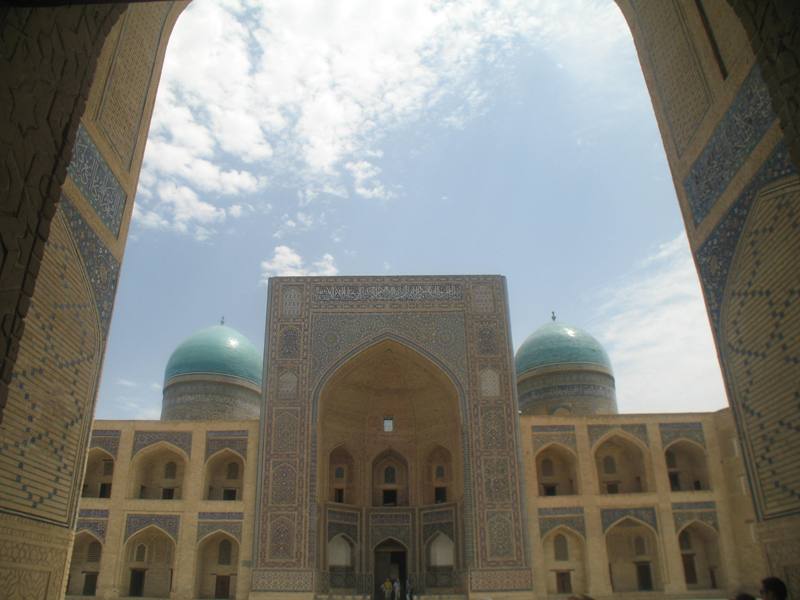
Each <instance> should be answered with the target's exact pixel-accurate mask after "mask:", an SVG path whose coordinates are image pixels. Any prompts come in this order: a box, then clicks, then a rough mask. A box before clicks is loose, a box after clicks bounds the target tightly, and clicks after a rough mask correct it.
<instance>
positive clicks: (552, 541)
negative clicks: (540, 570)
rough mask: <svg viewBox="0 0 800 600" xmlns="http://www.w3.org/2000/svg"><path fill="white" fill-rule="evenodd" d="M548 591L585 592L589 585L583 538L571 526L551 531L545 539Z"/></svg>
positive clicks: (550, 592) (543, 542)
mask: <svg viewBox="0 0 800 600" xmlns="http://www.w3.org/2000/svg"><path fill="white" fill-rule="evenodd" d="M542 545H543V546H544V562H545V568H546V570H547V592H548V594H571V593H581V592H585V591H586V590H587V589H588V585H587V580H586V550H585V546H584V541H583V538H582V537H581V536H580V535H578V534H577V533H576V532H575V531H573V530H572V529H569V528H568V527H563V526H562V527H557V528H556V529H554V530H552V531H549V532H548V533H547V535H546V536H545V537H544V539H543V540H542Z"/></svg>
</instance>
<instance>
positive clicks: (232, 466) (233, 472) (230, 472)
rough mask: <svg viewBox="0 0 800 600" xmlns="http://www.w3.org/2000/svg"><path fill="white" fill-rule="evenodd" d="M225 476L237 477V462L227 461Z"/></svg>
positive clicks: (229, 477)
mask: <svg viewBox="0 0 800 600" xmlns="http://www.w3.org/2000/svg"><path fill="white" fill-rule="evenodd" d="M226 478H227V479H239V463H235V462H231V463H228V467H227V473H226Z"/></svg>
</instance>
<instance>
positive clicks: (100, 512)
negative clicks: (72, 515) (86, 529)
mask: <svg viewBox="0 0 800 600" xmlns="http://www.w3.org/2000/svg"><path fill="white" fill-rule="evenodd" d="M78 516H79V517H86V518H88V519H107V518H108V511H107V510H105V509H97V508H82V509H81V510H80V512H79V513H78Z"/></svg>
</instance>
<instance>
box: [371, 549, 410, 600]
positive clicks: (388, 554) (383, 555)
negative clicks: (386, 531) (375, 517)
mask: <svg viewBox="0 0 800 600" xmlns="http://www.w3.org/2000/svg"><path fill="white" fill-rule="evenodd" d="M374 573H375V598H376V600H385V599H386V598H390V599H391V600H401V598H403V594H405V583H406V576H407V571H406V549H405V547H404V546H403V545H402V544H401V543H400V542H396V541H394V540H386V541H385V542H382V543H381V544H379V545H378V546H377V547H376V548H375V571H374ZM387 579H388V580H389V581H390V582H391V583H392V584H394V582H395V581H398V582H399V583H400V595H399V597H398V598H395V597H394V592H392V593H390V594H389V595H388V596H387V595H386V594H385V593H384V589H383V584H384V583H385V582H386V580H387Z"/></svg>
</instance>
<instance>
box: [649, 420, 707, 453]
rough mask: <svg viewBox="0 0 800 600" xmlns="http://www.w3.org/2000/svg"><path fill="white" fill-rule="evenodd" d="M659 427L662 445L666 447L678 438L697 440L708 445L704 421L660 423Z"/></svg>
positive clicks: (702, 444) (703, 444)
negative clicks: (704, 431)
mask: <svg viewBox="0 0 800 600" xmlns="http://www.w3.org/2000/svg"><path fill="white" fill-rule="evenodd" d="M658 429H659V431H660V432H661V445H662V446H663V447H664V448H666V447H667V446H669V445H670V444H671V443H672V442H674V441H675V440H678V439H684V440H690V441H692V442H697V443H698V444H700V445H701V446H705V445H706V439H705V436H704V435H703V424H702V423H659V424H658Z"/></svg>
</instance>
